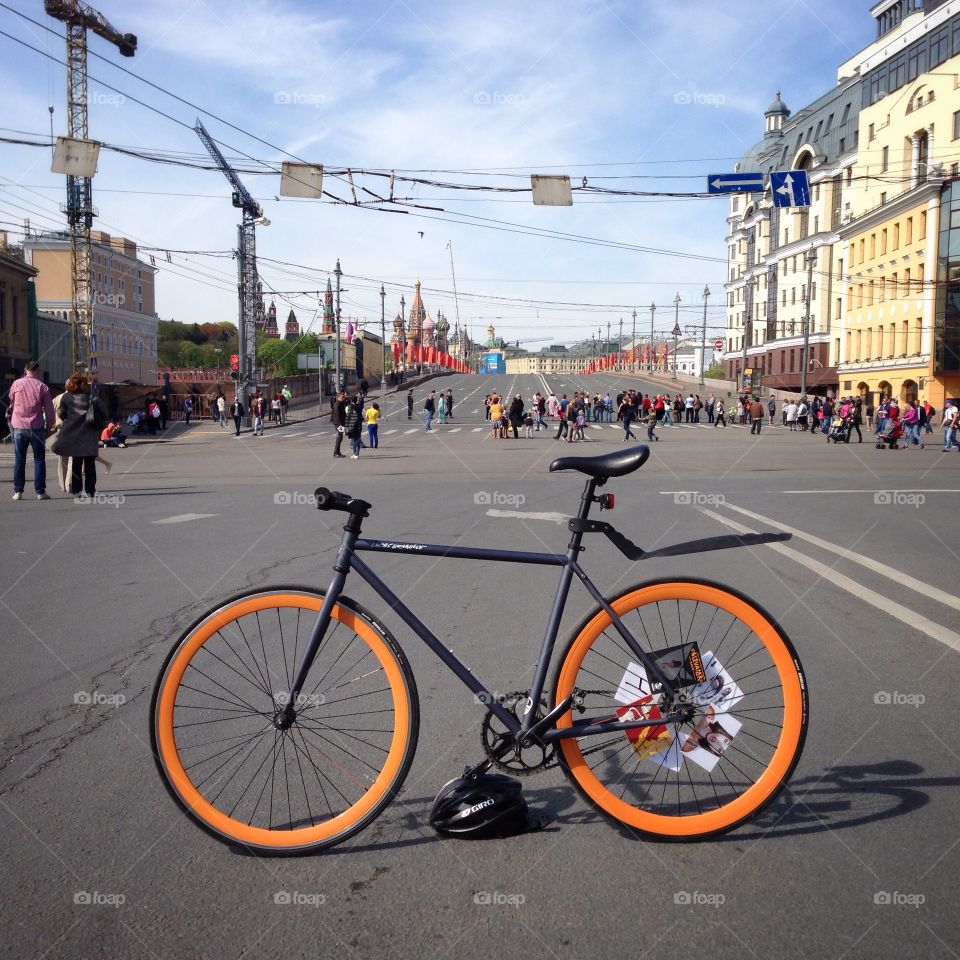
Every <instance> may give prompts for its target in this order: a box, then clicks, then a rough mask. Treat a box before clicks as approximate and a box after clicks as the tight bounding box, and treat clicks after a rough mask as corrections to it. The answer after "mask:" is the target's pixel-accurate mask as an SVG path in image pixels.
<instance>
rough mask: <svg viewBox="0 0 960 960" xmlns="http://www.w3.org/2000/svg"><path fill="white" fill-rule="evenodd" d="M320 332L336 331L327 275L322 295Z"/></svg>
mask: <svg viewBox="0 0 960 960" xmlns="http://www.w3.org/2000/svg"><path fill="white" fill-rule="evenodd" d="M320 332H321V334H326V333H336V332H337V320H336V317H335V316H334V315H333V287H332V286H331V284H330V278H329V277H327V291H326V293H324V295H323V328H322V330H321V331H320Z"/></svg>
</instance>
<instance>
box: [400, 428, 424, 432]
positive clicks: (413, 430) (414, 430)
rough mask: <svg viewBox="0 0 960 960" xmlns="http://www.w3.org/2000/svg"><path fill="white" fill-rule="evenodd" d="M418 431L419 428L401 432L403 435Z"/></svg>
mask: <svg viewBox="0 0 960 960" xmlns="http://www.w3.org/2000/svg"><path fill="white" fill-rule="evenodd" d="M419 429H420V428H419V427H413V428H411V429H410V430H404V431H403V432H404V433H416V432H417V431H418V430H419Z"/></svg>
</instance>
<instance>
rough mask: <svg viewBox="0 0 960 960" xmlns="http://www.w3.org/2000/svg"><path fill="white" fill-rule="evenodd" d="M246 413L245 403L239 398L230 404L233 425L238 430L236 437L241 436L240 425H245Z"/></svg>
mask: <svg viewBox="0 0 960 960" xmlns="http://www.w3.org/2000/svg"><path fill="white" fill-rule="evenodd" d="M245 412H246V411H245V410H244V409H243V401H242V400H241V399H240V398H239V397H237V398H236V399H235V400H234V401H233V403H231V404H230V416H231V417H232V418H233V425H234V426H235V427H236V428H237V433H236V435H237V436H238V437H239V436H240V425H241V424H242V423H243V416H244V413H245Z"/></svg>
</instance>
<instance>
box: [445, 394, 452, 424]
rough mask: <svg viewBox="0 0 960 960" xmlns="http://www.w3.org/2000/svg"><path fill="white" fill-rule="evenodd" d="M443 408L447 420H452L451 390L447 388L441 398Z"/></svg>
mask: <svg viewBox="0 0 960 960" xmlns="http://www.w3.org/2000/svg"><path fill="white" fill-rule="evenodd" d="M443 406H444V409H445V410H446V412H447V419H448V420H452V419H453V390H451V389H450V388H449V387H448V388H447V393H446V396H445V397H444V398H443Z"/></svg>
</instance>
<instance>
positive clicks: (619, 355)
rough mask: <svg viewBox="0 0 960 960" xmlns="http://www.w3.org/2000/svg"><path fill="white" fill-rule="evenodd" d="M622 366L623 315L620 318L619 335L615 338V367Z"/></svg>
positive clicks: (619, 367) (620, 367)
mask: <svg viewBox="0 0 960 960" xmlns="http://www.w3.org/2000/svg"><path fill="white" fill-rule="evenodd" d="M622 367H623V317H621V318H620V335H619V338H618V339H617V369H622Z"/></svg>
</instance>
